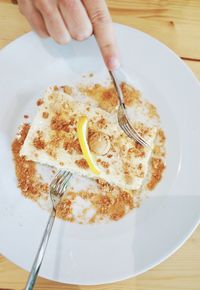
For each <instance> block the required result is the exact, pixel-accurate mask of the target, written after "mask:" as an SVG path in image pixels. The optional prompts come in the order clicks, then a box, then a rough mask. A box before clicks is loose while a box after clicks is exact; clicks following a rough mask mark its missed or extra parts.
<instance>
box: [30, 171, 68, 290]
mask: <svg viewBox="0 0 200 290" xmlns="http://www.w3.org/2000/svg"><path fill="white" fill-rule="evenodd" d="M71 176H72V174H71V173H70V172H68V171H64V170H60V171H59V172H58V173H57V175H56V176H55V177H54V179H53V180H52V182H51V183H50V197H51V202H52V211H51V214H50V217H49V220H48V222H47V225H46V228H45V231H44V234H43V237H42V241H41V243H40V246H39V249H38V252H37V254H36V256H35V260H34V263H33V266H32V268H31V272H30V274H29V278H28V281H27V283H26V288H25V290H32V289H33V287H34V285H35V282H36V279H37V276H38V272H39V270H40V266H41V264H42V260H43V257H44V254H45V250H46V247H47V244H48V241H49V237H50V234H51V230H52V228H53V224H54V220H55V216H56V206H57V205H58V203H59V201H60V199H61V197H62V196H63V194H64V192H65V191H66V189H67V186H68V184H69V181H70V179H71Z"/></svg>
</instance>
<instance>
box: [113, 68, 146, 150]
mask: <svg viewBox="0 0 200 290" xmlns="http://www.w3.org/2000/svg"><path fill="white" fill-rule="evenodd" d="M110 75H111V78H112V80H113V83H114V86H115V89H116V91H117V95H118V98H119V107H118V114H117V117H118V123H119V126H120V127H121V129H122V130H123V131H124V132H125V134H126V135H127V136H128V137H129V138H132V139H134V140H135V141H137V142H138V143H140V144H141V145H143V146H145V147H148V148H151V146H150V144H149V143H148V142H147V141H145V140H144V138H143V137H142V136H141V135H140V134H139V133H138V132H137V131H136V130H135V129H134V128H133V127H132V126H131V124H130V122H129V120H128V116H127V112H126V106H125V103H124V96H123V93H122V90H121V86H120V84H121V83H122V80H124V79H126V76H125V75H124V73H123V71H122V70H121V69H120V68H118V69H115V70H113V71H110Z"/></svg>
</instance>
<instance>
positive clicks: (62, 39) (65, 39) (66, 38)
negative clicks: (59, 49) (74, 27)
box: [58, 35, 70, 44]
mask: <svg viewBox="0 0 200 290" xmlns="http://www.w3.org/2000/svg"><path fill="white" fill-rule="evenodd" d="M68 42H70V37H69V36H68V35H63V36H61V37H60V38H59V40H58V43H59V44H67V43H68Z"/></svg>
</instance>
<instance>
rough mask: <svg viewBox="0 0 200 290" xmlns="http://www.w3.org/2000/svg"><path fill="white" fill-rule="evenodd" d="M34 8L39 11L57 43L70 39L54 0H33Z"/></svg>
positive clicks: (66, 41) (63, 42)
mask: <svg viewBox="0 0 200 290" xmlns="http://www.w3.org/2000/svg"><path fill="white" fill-rule="evenodd" d="M35 6H36V8H37V9H38V10H39V11H40V12H41V14H42V16H43V19H44V22H45V26H46V29H47V31H48V33H49V35H50V36H51V37H52V38H53V39H54V40H55V41H56V42H58V43H60V44H65V43H68V42H69V41H70V39H71V37H70V34H69V32H68V30H67V27H66V25H65V23H64V21H63V18H62V16H61V14H60V11H59V10H58V7H57V3H56V1H51V3H49V0H40V1H35Z"/></svg>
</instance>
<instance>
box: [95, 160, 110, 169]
mask: <svg viewBox="0 0 200 290" xmlns="http://www.w3.org/2000/svg"><path fill="white" fill-rule="evenodd" d="M97 162H98V163H100V164H101V166H102V167H103V168H108V167H109V163H108V162H106V161H103V160H101V159H97Z"/></svg>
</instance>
